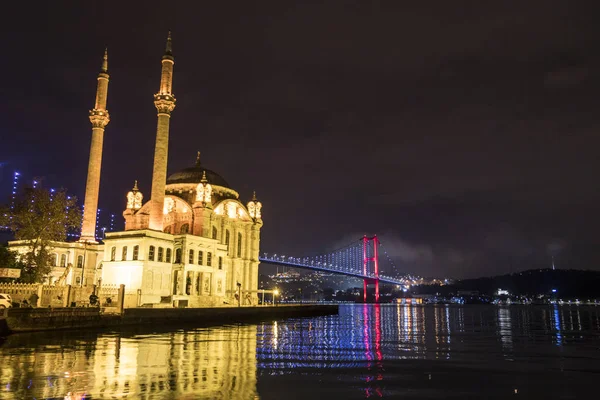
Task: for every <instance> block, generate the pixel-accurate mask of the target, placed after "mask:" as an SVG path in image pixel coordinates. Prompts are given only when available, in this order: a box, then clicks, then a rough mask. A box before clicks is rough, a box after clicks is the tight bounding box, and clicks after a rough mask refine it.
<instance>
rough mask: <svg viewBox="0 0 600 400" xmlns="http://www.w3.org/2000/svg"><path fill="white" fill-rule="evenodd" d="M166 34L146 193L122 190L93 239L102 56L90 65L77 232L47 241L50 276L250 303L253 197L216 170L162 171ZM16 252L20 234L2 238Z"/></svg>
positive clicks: (179, 301)
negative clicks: (91, 101) (119, 213)
mask: <svg viewBox="0 0 600 400" xmlns="http://www.w3.org/2000/svg"><path fill="white" fill-rule="evenodd" d="M174 63H175V59H174V57H173V52H172V43H171V34H170V33H169V37H168V38H167V45H166V49H165V53H164V55H163V57H162V62H161V64H162V71H161V80H160V89H159V91H158V93H157V94H155V95H154V105H155V106H156V110H157V114H158V123H157V129H156V145H155V151H154V165H153V171H152V190H151V193H150V199H149V200H148V201H146V202H144V196H143V194H142V192H141V191H140V190H139V189H138V187H137V181H136V182H135V184H134V186H133V188H132V189H131V191H130V192H129V193H127V198H126V200H127V203H126V204H127V205H126V209H125V211H124V212H123V217H124V219H125V230H124V231H122V232H107V233H106V237H105V238H104V241H103V243H98V242H97V241H96V238H95V228H96V217H97V210H98V194H99V188H100V174H101V163H102V152H103V150H102V147H103V146H102V144H103V137H104V130H105V128H106V126H107V125H108V123H109V121H110V116H109V113H108V110H107V108H106V103H107V97H108V82H109V74H108V56H107V54H106V52H105V54H104V59H103V63H102V69H101V71H100V73H99V74H98V85H97V90H96V102H95V106H94V109H92V110H91V111H90V112H89V118H90V122H91V123H92V140H91V147H90V159H89V164H88V175H87V183H86V191H85V201H84V215H83V224H82V229H81V237H80V239H79V241H77V242H64V243H56V244H55V246H54V248H53V252H54V253H53V261H52V262H53V265H54V268H53V272H52V274H51V277H50V279H49V280H50V281H51V283H54V284H71V285H77V286H80V285H81V286H91V285H94V284H95V285H121V284H124V285H125V287H126V288H127V290H129V291H132V290H134V291H138V293H140V301H139V303H140V304H139V305H142V306H150V307H157V306H175V307H199V306H218V305H223V304H236V305H237V304H238V302H239V303H240V304H256V303H257V299H258V297H257V289H258V265H259V261H258V255H259V243H260V229H261V227H262V224H263V222H262V217H261V208H262V204H261V203H260V202H259V201H258V200H257V199H256V195H254V196H253V197H252V199H251V200H250V201H249V202H248V203H247V204H246V205H244V204H243V203H242V202H241V201H240V196H239V194H238V192H236V191H235V190H234V189H233V188H231V187H230V185H229V184H228V183H227V181H226V180H225V179H224V178H223V177H221V176H220V175H219V174H218V173H216V172H214V171H212V170H210V169H208V168H205V166H204V165H203V164H202V162H201V160H200V153H198V157H197V159H196V163H195V165H193V166H191V167H189V168H185V169H183V170H181V171H178V172H175V173H173V174H171V175H169V176H167V159H168V146H169V124H170V119H171V114H172V112H173V110H174V109H175V102H176V101H175V97H174V95H173V92H172V83H173V65H174ZM9 245H10V247H11V248H12V249H13V250H15V251H17V252H24V251H26V249H25V246H24V244H23V243H21V242H18V241H15V242H11V243H10V244H9Z"/></svg>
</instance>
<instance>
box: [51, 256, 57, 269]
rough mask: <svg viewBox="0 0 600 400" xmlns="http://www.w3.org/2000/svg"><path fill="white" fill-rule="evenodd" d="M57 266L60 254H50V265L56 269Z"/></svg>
mask: <svg viewBox="0 0 600 400" xmlns="http://www.w3.org/2000/svg"><path fill="white" fill-rule="evenodd" d="M56 264H58V254H56V253H52V254H50V265H51V266H53V267H56Z"/></svg>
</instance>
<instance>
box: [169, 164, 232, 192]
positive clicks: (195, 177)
mask: <svg viewBox="0 0 600 400" xmlns="http://www.w3.org/2000/svg"><path fill="white" fill-rule="evenodd" d="M204 172H206V179H207V180H208V183H210V184H211V185H215V186H222V187H225V188H228V189H231V188H230V187H229V183H227V181H226V180H225V179H223V177H222V176H221V175H219V174H217V173H216V172H214V171H211V170H210V169H206V168H204V167H203V166H202V165H196V166H194V167H189V168H185V169H182V170H181V171H177V172H175V173H173V174H171V175H169V177H168V178H167V185H170V184H174V183H200V181H201V180H202V175H203V173H204Z"/></svg>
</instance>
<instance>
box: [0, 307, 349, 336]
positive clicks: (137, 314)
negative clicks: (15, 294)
mask: <svg viewBox="0 0 600 400" xmlns="http://www.w3.org/2000/svg"><path fill="white" fill-rule="evenodd" d="M337 312H338V306H337V305H315V304H303V305H298V304H296V305H276V306H243V307H233V306H228V307H213V308H125V309H124V310H123V312H122V313H104V312H102V309H101V308H99V307H61V308H14V309H8V310H5V311H4V313H3V316H4V317H0V336H1V335H6V334H10V333H18V332H30V331H44V330H63V329H82V328H85V329H91V328H119V327H122V326H143V325H157V326H169V327H173V328H176V327H179V326H208V325H221V324H231V323H242V322H244V323H248V322H263V321H272V320H275V319H283V318H298V317H316V316H321V315H331V314H337Z"/></svg>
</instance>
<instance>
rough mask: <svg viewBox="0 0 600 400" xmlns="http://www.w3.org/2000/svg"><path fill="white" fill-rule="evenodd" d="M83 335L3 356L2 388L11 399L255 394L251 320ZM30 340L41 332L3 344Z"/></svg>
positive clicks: (26, 343) (249, 396) (24, 345)
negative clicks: (147, 332) (211, 326)
mask: <svg viewBox="0 0 600 400" xmlns="http://www.w3.org/2000/svg"><path fill="white" fill-rule="evenodd" d="M46 336H47V335H46ZM28 338H29V339H28ZM81 339H84V338H81V337H80V338H77V339H70V338H69V336H68V334H64V335H62V334H61V335H58V336H56V337H51V338H48V337H45V338H44V346H43V348H41V349H36V351H35V352H34V351H32V352H31V353H30V354H29V355H27V356H25V355H23V354H22V351H19V355H18V357H3V360H2V361H3V364H2V368H1V369H0V383H1V384H2V386H3V388H2V389H3V390H6V391H9V392H12V393H13V394H14V395H15V398H25V397H27V398H33V397H35V398H56V397H64V398H65V399H77V398H83V397H82V396H83V395H87V397H85V398H89V399H94V398H125V397H127V398H137V399H148V398H164V395H165V394H168V393H171V395H172V397H171V398H177V399H198V398H207V399H253V398H255V397H256V396H257V392H256V326H235V327H224V328H215V329H203V330H195V331H187V332H176V333H165V334H152V335H136V336H132V337H125V336H124V335H121V336H119V335H110V334H106V335H105V334H102V335H98V334H96V335H95V337H86V338H85V340H81ZM30 340H31V341H38V340H41V338H40V336H37V339H36V336H35V335H34V336H21V335H19V336H11V337H9V338H8V341H7V343H6V344H5V345H4V346H3V350H7V349H6V348H7V347H9V349H8V350H13V351H16V350H17V349H20V348H31V344H30ZM52 342H54V343H52ZM3 354H4V353H3ZM159 393H160V394H161V395H162V397H160V396H159ZM68 396H70V397H68ZM157 396H159V397H157ZM0 397H2V396H1V393H0Z"/></svg>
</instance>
